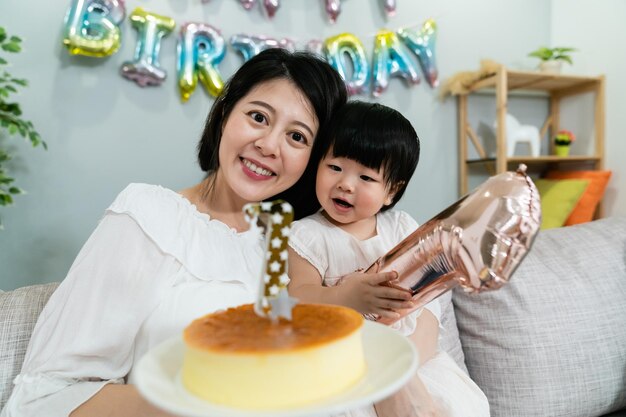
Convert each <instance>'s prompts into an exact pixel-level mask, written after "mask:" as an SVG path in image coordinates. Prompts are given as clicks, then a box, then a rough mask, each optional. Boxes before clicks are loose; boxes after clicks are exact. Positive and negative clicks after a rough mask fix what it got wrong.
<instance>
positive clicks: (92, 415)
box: [70, 384, 174, 417]
mask: <svg viewBox="0 0 626 417" xmlns="http://www.w3.org/2000/svg"><path fill="white" fill-rule="evenodd" d="M82 416H85V417H106V416H116V417H123V416H128V417H142V416H145V417H174V415H172V414H169V413H166V412H165V411H163V410H161V409H158V408H156V407H155V406H153V405H152V404H150V403H148V401H146V400H145V399H144V398H143V397H142V396H141V395H140V394H139V391H137V388H135V386H134V385H122V384H107V385H105V386H104V387H102V389H101V390H100V391H98V392H97V393H96V394H95V395H94V396H93V397H91V398H90V399H89V400H87V401H85V402H84V403H83V404H82V405H81V406H79V407H78V408H76V409H75V410H74V411H72V412H71V413H70V417H82Z"/></svg>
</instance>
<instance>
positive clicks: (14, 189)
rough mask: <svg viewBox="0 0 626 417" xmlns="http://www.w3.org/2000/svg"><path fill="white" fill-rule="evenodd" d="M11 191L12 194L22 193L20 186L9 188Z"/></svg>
mask: <svg viewBox="0 0 626 417" xmlns="http://www.w3.org/2000/svg"><path fill="white" fill-rule="evenodd" d="M9 193H11V194H22V190H21V189H19V188H18V187H10V188H9Z"/></svg>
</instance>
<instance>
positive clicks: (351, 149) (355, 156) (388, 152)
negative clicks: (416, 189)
mask: <svg viewBox="0 0 626 417" xmlns="http://www.w3.org/2000/svg"><path fill="white" fill-rule="evenodd" d="M330 134H331V140H330V143H329V144H328V146H329V148H328V152H332V155H333V156H334V157H339V158H348V159H351V160H353V161H356V162H358V163H360V164H362V165H364V166H366V167H368V168H372V169H376V170H379V169H381V168H382V169H383V175H384V181H385V185H387V187H389V188H390V189H391V190H392V191H393V192H395V195H394V197H393V201H392V203H391V204H390V205H388V206H385V207H383V208H382V209H381V211H385V210H388V209H390V208H391V207H393V206H394V205H395V204H396V203H397V202H398V201H399V200H400V198H402V195H403V194H404V191H405V190H406V187H407V185H408V183H409V180H410V179H411V177H412V176H413V173H414V172H415V168H416V167H417V163H418V161H419V158H420V141H419V138H418V137H417V133H416V132H415V129H414V128H413V125H411V122H409V121H408V120H407V119H406V118H405V117H404V116H403V115H402V114H401V113H400V112H399V111H397V110H394V109H392V108H391V107H387V106H384V105H382V104H378V103H367V102H364V101H349V102H348V103H346V104H345V105H344V106H343V107H342V108H341V109H339V110H338V111H337V112H336V113H335V115H334V117H333V120H332V122H331V124H330Z"/></svg>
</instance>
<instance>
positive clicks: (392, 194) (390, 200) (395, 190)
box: [384, 181, 404, 206]
mask: <svg viewBox="0 0 626 417" xmlns="http://www.w3.org/2000/svg"><path fill="white" fill-rule="evenodd" d="M403 185H404V181H400V182H398V183H396V184H394V185H392V186H391V187H389V192H388V193H387V198H385V203H384V204H385V206H388V205H390V204H391V203H393V198H394V197H395V196H396V194H397V193H398V191H400V189H401V188H402V186H403Z"/></svg>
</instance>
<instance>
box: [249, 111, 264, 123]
mask: <svg viewBox="0 0 626 417" xmlns="http://www.w3.org/2000/svg"><path fill="white" fill-rule="evenodd" d="M248 114H249V115H250V117H252V119H254V121H255V122H257V123H264V122H265V120H266V118H265V116H264V115H263V114H261V113H259V112H256V111H253V112H250V113H248Z"/></svg>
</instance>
